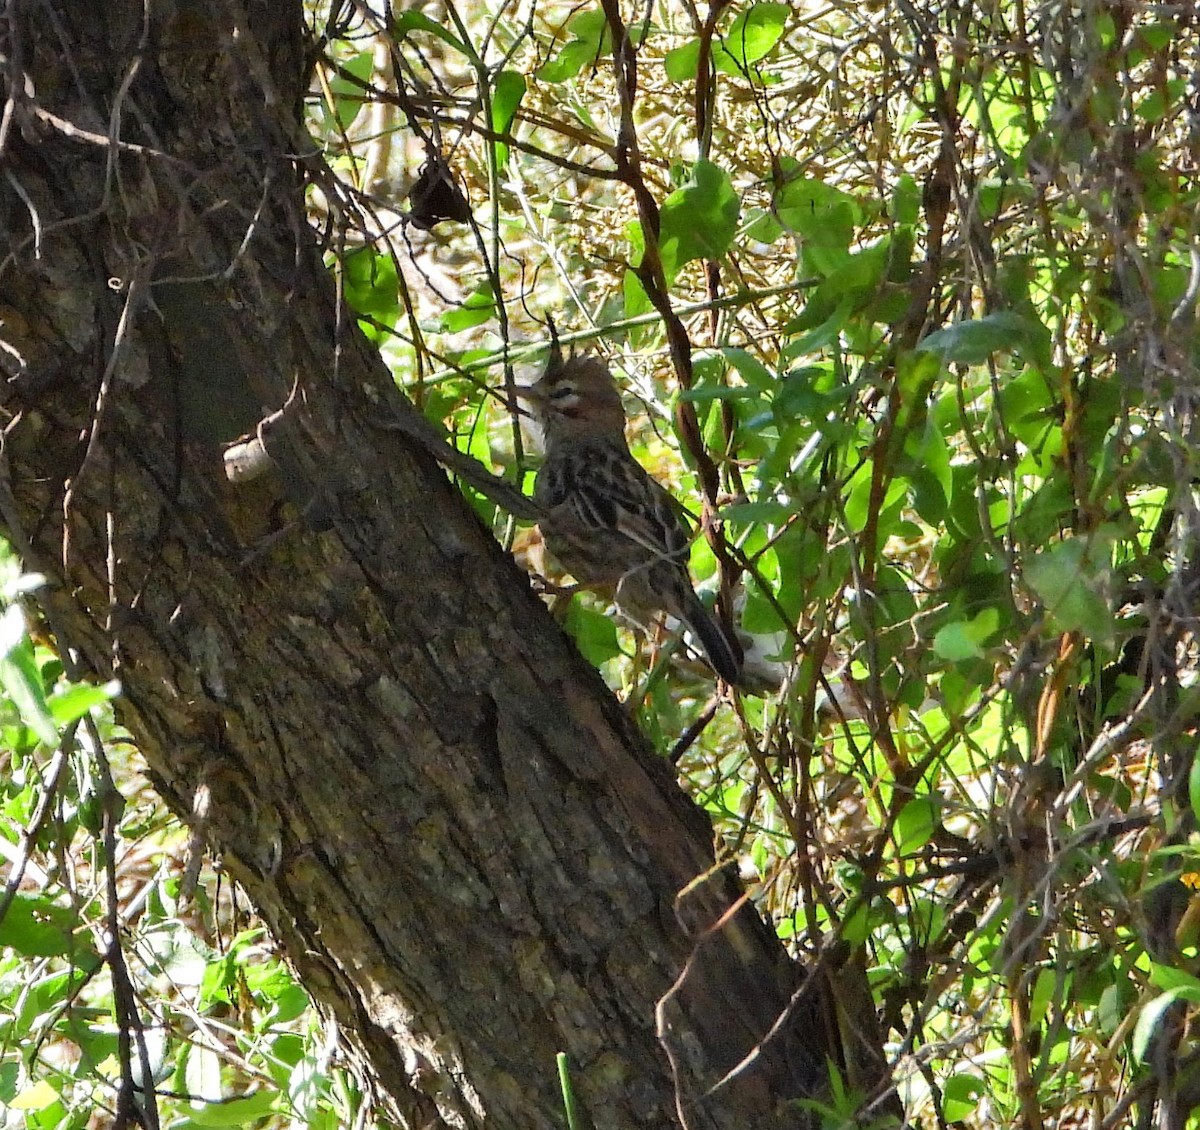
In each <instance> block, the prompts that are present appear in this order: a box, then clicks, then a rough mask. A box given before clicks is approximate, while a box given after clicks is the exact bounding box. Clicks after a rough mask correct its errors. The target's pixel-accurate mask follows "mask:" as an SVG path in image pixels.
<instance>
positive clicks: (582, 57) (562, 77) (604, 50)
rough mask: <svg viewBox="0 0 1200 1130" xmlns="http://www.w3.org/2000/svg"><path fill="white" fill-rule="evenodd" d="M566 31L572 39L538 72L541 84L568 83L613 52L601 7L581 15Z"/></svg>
mask: <svg viewBox="0 0 1200 1130" xmlns="http://www.w3.org/2000/svg"><path fill="white" fill-rule="evenodd" d="M567 30H568V31H569V32H570V33H571V36H572V38H571V39H570V40H569V41H568V42H567V43H566V44H564V46H563V48H562V50H561V51H559V53H558V55H557V56H556V57H555V58H553V59H551V60H550V62H548V63H546V64H545V66H543V67H540V68H538V70H537V71H536V72H535V77H536V78H538V79H540V80H541V81H542V82H566V80H567V79H569V78H574V77H575V76H576V75H577V74H579V72H580V71H581V70H583V68H584V67H586V66H588V65H589V64H591V63H595V62H596V61H597V60H598V59H601V58H603V56H605V55H607V54H608V53H609V52H610V51H611V50H612V34H611V33H610V32H609V30H608V21H607V20H606V19H605V18H604V12H603V11H602V10H601V9H599V8H592V9H590V10H588V11H586V12H580V13H579V15H577V16H575V17H573V18H572V19H571V21H570V22H569V23H568V24H567Z"/></svg>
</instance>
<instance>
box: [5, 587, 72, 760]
mask: <svg viewBox="0 0 1200 1130" xmlns="http://www.w3.org/2000/svg"><path fill="white" fill-rule="evenodd" d="M0 685H2V686H3V687H4V690H5V693H6V694H7V695H8V697H9V698H10V699H11V700H12V702H13V705H15V706H16V708H17V712H18V713H19V714H20V715H21V720H22V721H23V722H24V723H25V725H26V726H28V727H29V728H30V729H31V730H33V732H34V733H35V734H37V736H38V738H39V739H40V740H41V741H42V742H44V743H45V744H46V745H48V746H55V745H57V744H58V726H57V725H56V724H55V721H54V717H53V715H52V714H51V713H50V708H49V706H48V704H47V702H46V691H45V688H44V687H43V686H42V673H41V671H40V670H38V665H37V662H36V660H35V658H34V654H33V644H32V643H31V642H30V639H29V636H28V635H27V634H26V631H25V614H24V613H23V612H22V611H21V606H20V605H19V604H10V605H9V606H8V607H7V608H6V609H5V610H4V612H3V614H0Z"/></svg>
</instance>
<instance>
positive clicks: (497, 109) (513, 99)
mask: <svg viewBox="0 0 1200 1130" xmlns="http://www.w3.org/2000/svg"><path fill="white" fill-rule="evenodd" d="M524 97H525V76H524V75H522V74H519V73H518V72H517V71H501V72H500V74H499V75H497V76H496V85H495V87H494V88H493V90H492V129H493V130H494V131H495V132H496V133H506V132H508V127H509V126H510V125H512V120H513V118H514V117H516V114H517V107H518V106H520V104H521V99H522V98H524ZM507 163H508V146H507V145H505V144H504V142H502V141H498V142H496V165H497V167H498V168H501V169H502V168H504V166H505V165H506V164H507Z"/></svg>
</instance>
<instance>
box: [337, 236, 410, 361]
mask: <svg viewBox="0 0 1200 1130" xmlns="http://www.w3.org/2000/svg"><path fill="white" fill-rule="evenodd" d="M342 293H343V294H344V295H345V298H346V302H347V304H348V305H349V306H350V309H351V310H353V311H354V312H355V313H357V314H362V315H365V316H367V317H369V318H371V319H373V320H374V321H375V322H378V323H380V324H381V325H383V326H394V325H395V324H396V320H397V319H398V318H399V316H400V298H399V295H400V286H399V281H398V280H397V277H396V264H395V262H394V261H393V260H392V257H391V255H387V254H381V253H379V252H377V251H375V249H374V248H371V247H360V248H358V249H356V250H354V251H351V252H350V253H349V254H347V255H346V256H345V257H344V258H343V260H342ZM360 325H362V328H363V332H364V333H365V334H366V335H367V336H368V337H369V338H371V339H372V340H373V341H378V340H379V339H380V338H381V337H382V336H383V334H384V331H383V330H381V329H380V328H379V326H375V325H371V324H369V323H368V324H362V323H360Z"/></svg>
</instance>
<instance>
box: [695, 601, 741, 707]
mask: <svg viewBox="0 0 1200 1130" xmlns="http://www.w3.org/2000/svg"><path fill="white" fill-rule="evenodd" d="M686 613H687V614H686V615H685V616H684V617H683V620H684V622H685V623H686V624H687V626H688V627H689V628H691V630H692V632H693V633H694V634H695V636H696V638H697V639H698V640H699V641H700V645H701V647H703V648H704V654H705V655H707V656H708V662H709V663H710V664H711V665H712V669H713V670H714V671H716V673H717V674H718V675H720V676H721V678H722V679H724V680H725V682H727V683H730V684H733V685H736V684H737V682H738V681H739V680H740V679H741V677H742V649H741V647H740V646H739V645H738V642H737V640H735V639H733V638H732V637H731V636H730V635H729V633H727V632H726V631H725V629H724V628H722V627H721V625H720V624H719V623H718V622H717V621H716V620H715V619H714V618H713V616H712V615H711V614H710V613H709V611H708V609H706V608H705V607H704V605H703V604H701V603H700V600H699V598H698V597H696V596H693V597H692V599H691V600H690V601H688V607H687V609H686Z"/></svg>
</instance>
